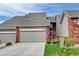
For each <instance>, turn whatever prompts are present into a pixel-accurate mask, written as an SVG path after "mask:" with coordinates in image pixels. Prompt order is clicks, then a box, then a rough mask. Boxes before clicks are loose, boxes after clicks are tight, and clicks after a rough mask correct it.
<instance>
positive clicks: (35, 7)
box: [0, 3, 79, 23]
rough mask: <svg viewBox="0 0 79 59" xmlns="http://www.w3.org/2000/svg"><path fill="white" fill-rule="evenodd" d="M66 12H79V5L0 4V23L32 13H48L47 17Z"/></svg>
mask: <svg viewBox="0 0 79 59" xmlns="http://www.w3.org/2000/svg"><path fill="white" fill-rule="evenodd" d="M64 10H79V4H78V3H9V4H8V3H5V4H3V3H0V23H2V22H4V21H6V20H8V19H10V18H11V17H14V16H24V15H25V14H28V13H30V12H46V13H47V16H55V15H59V14H62V12H63V11H64Z"/></svg>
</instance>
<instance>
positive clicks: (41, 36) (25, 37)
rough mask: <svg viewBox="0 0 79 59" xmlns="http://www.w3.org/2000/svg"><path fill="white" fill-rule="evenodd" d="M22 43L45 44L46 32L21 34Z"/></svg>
mask: <svg viewBox="0 0 79 59" xmlns="http://www.w3.org/2000/svg"><path fill="white" fill-rule="evenodd" d="M20 41H21V42H40V41H41V42H43V41H46V32H45V31H42V32H41V31H38V32H35V31H34V32H27V31H26V32H25V31H24V32H23V31H22V32H20Z"/></svg>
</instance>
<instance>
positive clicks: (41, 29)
mask: <svg viewBox="0 0 79 59" xmlns="http://www.w3.org/2000/svg"><path fill="white" fill-rule="evenodd" d="M45 30H46V29H45V28H40V29H38V28H37V29H20V31H45Z"/></svg>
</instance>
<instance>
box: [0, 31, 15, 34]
mask: <svg viewBox="0 0 79 59" xmlns="http://www.w3.org/2000/svg"><path fill="white" fill-rule="evenodd" d="M2 33H3V34H9V33H16V31H0V34H2Z"/></svg>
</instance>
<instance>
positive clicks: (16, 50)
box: [0, 42, 45, 56]
mask: <svg viewBox="0 0 79 59" xmlns="http://www.w3.org/2000/svg"><path fill="white" fill-rule="evenodd" d="M44 48H45V43H44V42H29V43H28V42H26V43H17V44H14V45H12V46H9V47H6V48H4V49H0V56H43V55H44Z"/></svg>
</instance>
